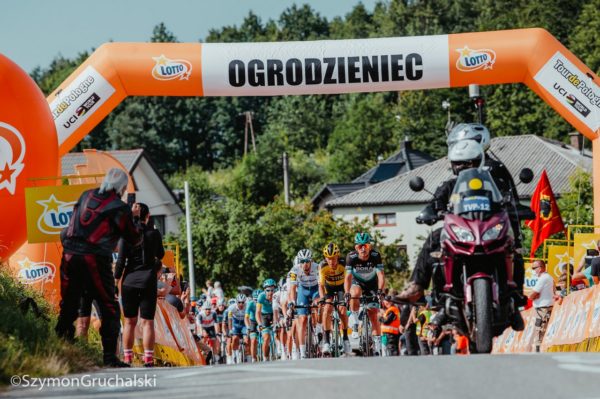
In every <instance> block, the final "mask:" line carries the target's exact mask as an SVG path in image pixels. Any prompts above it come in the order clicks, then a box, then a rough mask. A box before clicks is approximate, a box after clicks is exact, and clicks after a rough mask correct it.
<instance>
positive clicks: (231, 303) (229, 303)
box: [227, 298, 235, 306]
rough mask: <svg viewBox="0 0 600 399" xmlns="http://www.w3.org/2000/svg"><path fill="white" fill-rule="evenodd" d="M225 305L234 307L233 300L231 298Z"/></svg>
mask: <svg viewBox="0 0 600 399" xmlns="http://www.w3.org/2000/svg"><path fill="white" fill-rule="evenodd" d="M227 305H229V306H231V305H235V299H234V298H231V299H230V300H229V302H227Z"/></svg>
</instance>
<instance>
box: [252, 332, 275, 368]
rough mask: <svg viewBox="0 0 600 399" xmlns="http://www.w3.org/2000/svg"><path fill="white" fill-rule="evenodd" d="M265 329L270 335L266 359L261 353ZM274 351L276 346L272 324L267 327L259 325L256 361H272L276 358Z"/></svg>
mask: <svg viewBox="0 0 600 399" xmlns="http://www.w3.org/2000/svg"><path fill="white" fill-rule="evenodd" d="M265 331H267V332H268V333H269V336H270V340H269V358H268V359H264V355H263V349H262V346H263V333H264V332H265ZM275 351H276V347H275V334H274V332H273V326H269V327H264V326H261V327H259V331H258V353H257V354H256V356H257V358H258V361H259V362H266V361H273V360H275V359H276V356H277V354H276V353H275Z"/></svg>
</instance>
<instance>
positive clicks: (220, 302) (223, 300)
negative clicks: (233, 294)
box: [217, 298, 225, 306]
mask: <svg viewBox="0 0 600 399" xmlns="http://www.w3.org/2000/svg"><path fill="white" fill-rule="evenodd" d="M223 305H225V298H219V299H218V300H217V306H223Z"/></svg>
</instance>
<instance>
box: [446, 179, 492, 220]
mask: <svg viewBox="0 0 600 399" xmlns="http://www.w3.org/2000/svg"><path fill="white" fill-rule="evenodd" d="M450 207H451V210H452V213H453V214H455V215H460V216H461V217H463V218H466V219H472V220H474V219H480V220H481V219H486V218H488V217H489V216H491V215H492V214H494V213H497V212H499V211H500V210H501V209H502V194H500V190H498V187H497V186H496V184H495V183H494V180H493V179H492V176H491V175H490V172H488V171H487V170H485V169H478V168H472V169H467V170H463V171H462V172H460V174H459V175H458V178H457V179H456V185H455V186H454V191H452V196H451V197H450Z"/></svg>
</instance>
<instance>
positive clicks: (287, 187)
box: [283, 152, 290, 205]
mask: <svg viewBox="0 0 600 399" xmlns="http://www.w3.org/2000/svg"><path fill="white" fill-rule="evenodd" d="M288 173H289V165H288V156H287V152H284V153H283V195H284V198H285V204H286V205H289V204H290V178H289V175H288Z"/></svg>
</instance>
